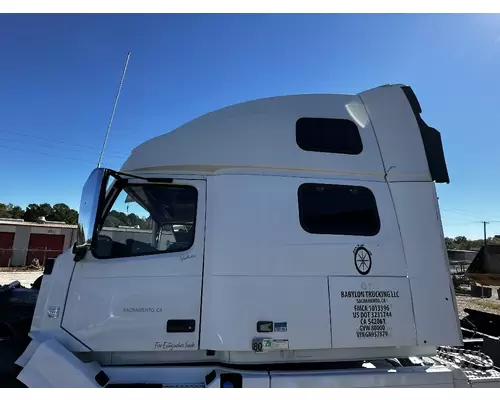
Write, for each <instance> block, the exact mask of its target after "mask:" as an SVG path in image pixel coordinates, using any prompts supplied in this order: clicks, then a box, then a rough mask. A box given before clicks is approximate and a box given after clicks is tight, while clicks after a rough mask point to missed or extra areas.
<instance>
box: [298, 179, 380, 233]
mask: <svg viewBox="0 0 500 400" xmlns="http://www.w3.org/2000/svg"><path fill="white" fill-rule="evenodd" d="M298 201H299V218H300V225H301V226H302V228H303V229H304V230H305V231H306V232H309V233H314V234H327V235H354V236H374V235H376V234H377V233H378V231H379V230H380V219H379V215H378V210H377V204H376V201H375V196H374V195H373V193H372V192H371V190H370V189H368V188H366V187H361V186H347V185H323V184H316V183H305V184H303V185H301V186H300V187H299V190H298Z"/></svg>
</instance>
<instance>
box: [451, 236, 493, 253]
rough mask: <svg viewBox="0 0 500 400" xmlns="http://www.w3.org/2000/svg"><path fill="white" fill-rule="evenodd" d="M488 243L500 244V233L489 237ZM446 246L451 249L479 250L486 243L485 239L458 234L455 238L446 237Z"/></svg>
mask: <svg viewBox="0 0 500 400" xmlns="http://www.w3.org/2000/svg"><path fill="white" fill-rule="evenodd" d="M486 240H487V243H488V244H500V235H495V236H493V237H488V238H487V239H486ZM445 242H446V248H447V249H449V250H478V249H479V248H481V246H482V245H484V239H473V240H470V239H467V238H466V237H465V236H457V237H455V238H449V237H447V238H445Z"/></svg>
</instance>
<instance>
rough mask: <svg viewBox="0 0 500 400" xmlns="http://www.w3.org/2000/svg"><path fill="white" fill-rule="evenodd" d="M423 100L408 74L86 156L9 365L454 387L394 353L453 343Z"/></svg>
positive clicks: (206, 120)
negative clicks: (55, 253)
mask: <svg viewBox="0 0 500 400" xmlns="http://www.w3.org/2000/svg"><path fill="white" fill-rule="evenodd" d="M420 113H421V109H420V106H419V103H418V101H417V99H416V97H415V95H414V93H413V91H412V90H411V88H410V87H408V86H404V85H387V86H382V87H378V88H375V89H372V90H368V91H365V92H362V93H360V94H358V95H339V94H321V95H293V96H283V97H275V98H267V99H261V100H255V101H250V102H246V103H242V104H237V105H234V106H231V107H227V108H224V109H222V110H218V111H215V112H212V113H210V114H207V115H204V116H202V117H200V118H198V119H195V120H193V121H191V122H189V123H187V124H185V125H183V126H181V127H179V128H178V129H176V130H174V131H173V132H171V133H168V134H165V135H162V136H159V137H156V138H154V139H151V140H149V141H147V142H145V143H143V144H142V145H140V146H139V147H137V148H136V149H134V150H133V151H132V154H131V155H130V157H129V158H128V160H127V161H126V162H125V164H124V165H123V167H122V168H121V170H120V171H111V170H108V169H101V168H99V169H96V170H94V171H93V172H92V173H91V175H90V177H89V179H88V181H87V183H86V185H85V187H84V189H83V194H82V200H81V208H80V221H79V226H80V231H79V234H80V235H79V239H78V241H77V243H75V246H74V248H73V249H71V250H68V251H67V252H65V253H64V254H63V255H61V256H60V257H58V258H57V259H56V261H55V263H54V265H53V267H52V266H51V268H49V269H48V270H47V271H46V273H45V275H44V278H43V281H42V286H41V289H40V292H39V295H38V301H37V305H36V309H35V315H34V318H33V322H32V327H31V333H30V336H31V338H32V342H31V344H30V346H29V347H28V348H27V349H26V351H25V353H24V354H23V355H22V356H21V358H20V359H19V360H18V364H19V365H21V366H22V367H24V368H23V370H22V371H21V373H20V375H19V379H20V380H21V381H22V382H24V383H25V384H26V385H28V386H51V385H55V386H58V385H59V386H60V385H63V386H66V385H73V386H74V385H77V386H82V387H83V386H93V385H101V386H110V385H123V384H131V385H132V384H144V383H150V384H156V385H162V386H176V385H177V386H179V385H180V386H202V387H213V386H216V387H225V386H228V385H229V386H232V387H235V386H236V387H249V386H257V387H283V386H327V387H328V386H360V385H362V386H366V385H367V386H404V385H406V386H453V385H454V382H456V379H457V378H456V377H457V372H456V371H455V372H453V370H452V369H450V367H447V366H445V365H444V364H442V365H437V364H436V363H434V365H433V366H432V367H431V366H428V365H427V366H425V365H424V364H422V363H420V364H419V363H416V364H415V365H413V364H412V366H408V365H405V366H404V363H403V364H401V363H399V361H397V359H401V358H404V359H408V358H411V357H424V358H425V357H433V356H435V355H436V348H437V347H438V346H460V345H461V344H462V336H461V332H460V325H459V320H458V315H457V308H456V304H455V296H454V290H453V286H452V284H451V279H450V274H449V266H448V259H447V253H446V249H445V243H444V237H443V231H442V226H441V218H440V214H439V207H438V201H437V197H436V190H435V183H448V182H449V178H448V171H447V168H446V163H445V159H444V153H443V148H442V144H441V138H440V133H439V132H438V131H437V130H435V129H434V128H431V127H429V126H427V124H426V123H425V122H424V121H423V120H422V119H421V117H420ZM124 215H125V216H129V220H133V221H131V223H130V225H131V226H133V227H125V228H123V226H122V225H120V224H122V222H120V221H122V220H121V219H120V218H121V216H124ZM131 215H133V217H130V216H131ZM388 359H392V361H387V360H388ZM47 360H51V361H50V362H51V363H52V364H53V365H58V366H60V367H59V369H58V372H54V371H49V370H48V369H47V368H44V367H43V366H42V364H41V363H47V362H48V361H47ZM394 360H396V361H394ZM394 363H396V364H394ZM368 364H369V368H368V369H367V365H368ZM438 364H439V363H438ZM377 365H378V367H381V368H382V372H384V373H381V371H379V370H377V374H378V375H373V376H371V375H370V377H371V378H370V379H364V380H362V381H361V380H359V379H357V378H356V377H357V376H358V375H357V374H362V375H363V376H364V377H365V378H367V377H369V375H367V373H372V372H373V371H372V369H373V368H375V369H377V368H378V367H377ZM370 368H371V369H370ZM391 369H393V370H397V371H398V372H399V374H388V373H387V371H388V370H391ZM75 371H79V372H78V373H77V372H75ZM82 371H84V372H82ZM284 371H288V372H284ZM339 371H341V372H342V373H340V372H339ZM346 371H348V372H349V373H348V374H346ZM370 371H372V372H370ZM428 372H435V374H429V373H428ZM453 376H454V377H455V378H453ZM82 377H83V378H82ZM87 378H88V379H87ZM454 379H455V380H454Z"/></svg>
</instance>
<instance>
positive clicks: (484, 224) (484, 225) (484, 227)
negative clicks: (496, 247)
mask: <svg viewBox="0 0 500 400" xmlns="http://www.w3.org/2000/svg"><path fill="white" fill-rule="evenodd" d="M481 222H482V224H483V230H484V245H485V246H486V241H487V239H486V224H489V222H488V221H481Z"/></svg>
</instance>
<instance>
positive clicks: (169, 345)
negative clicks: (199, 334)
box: [154, 342, 195, 351]
mask: <svg viewBox="0 0 500 400" xmlns="http://www.w3.org/2000/svg"><path fill="white" fill-rule="evenodd" d="M194 346H195V345H194V342H184V343H182V342H177V343H174V342H155V345H154V348H155V349H158V350H159V349H161V350H168V351H172V350H177V349H194Z"/></svg>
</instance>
